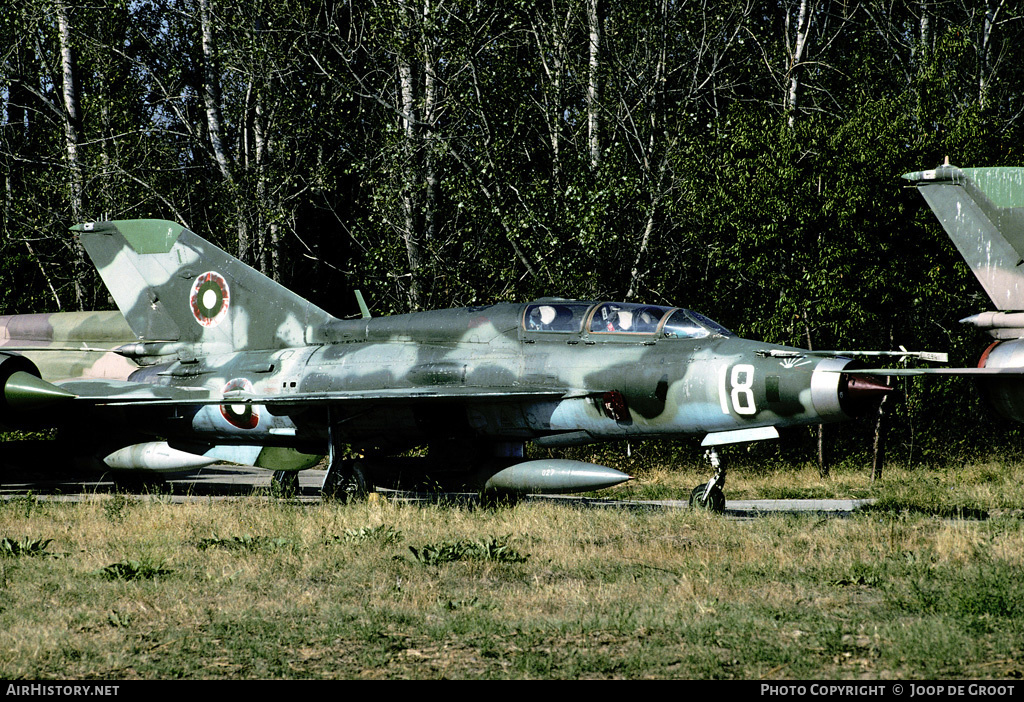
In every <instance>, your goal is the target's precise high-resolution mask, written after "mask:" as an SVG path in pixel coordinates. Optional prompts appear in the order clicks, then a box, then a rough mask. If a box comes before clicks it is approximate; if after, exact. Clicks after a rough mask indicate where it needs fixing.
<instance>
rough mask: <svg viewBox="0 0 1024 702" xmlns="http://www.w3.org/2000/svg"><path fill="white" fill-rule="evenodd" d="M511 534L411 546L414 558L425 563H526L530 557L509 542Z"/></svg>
mask: <svg viewBox="0 0 1024 702" xmlns="http://www.w3.org/2000/svg"><path fill="white" fill-rule="evenodd" d="M511 539H512V537H511V535H509V536H505V537H502V538H496V537H493V536H492V537H490V538H488V539H482V540H478V541H472V540H468V539H461V540H458V541H443V542H441V543H439V544H428V545H424V546H420V547H418V548H417V547H416V546H410V547H409V550H410V551H411V552H412V555H413V558H415V559H416V560H417V561H418V562H419V563H422V564H423V565H440V564H442V563H451V562H454V561H493V562H496V563H524V562H526V560H527V559H528V558H529V556H528V555H525V556H524V555H522V554H520V553H519V552H518V551H516V549H515V548H514V547H513V546H511V545H510V544H509V541H510V540H511Z"/></svg>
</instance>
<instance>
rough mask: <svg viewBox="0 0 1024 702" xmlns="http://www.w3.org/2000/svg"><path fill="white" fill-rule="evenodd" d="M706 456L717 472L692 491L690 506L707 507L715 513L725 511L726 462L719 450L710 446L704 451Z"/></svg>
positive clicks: (696, 507) (694, 507)
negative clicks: (723, 489) (723, 460)
mask: <svg viewBox="0 0 1024 702" xmlns="http://www.w3.org/2000/svg"><path fill="white" fill-rule="evenodd" d="M704 457H705V458H707V459H708V462H710V463H711V467H712V468H714V469H715V474H714V475H713V476H712V477H711V480H709V481H708V482H706V483H701V484H700V485H698V486H697V487H695V488H694V489H693V491H692V492H691V493H690V507H691V508H692V509H706V510H708V511H710V512H714V513H715V514H721V513H722V512H724V511H725V493H724V492H723V491H722V488H724V487H725V464H724V463H723V462H722V458H721V457H720V456H719V455H718V450H717V449H715V448H710V449H708V450H707V451H705V452H704Z"/></svg>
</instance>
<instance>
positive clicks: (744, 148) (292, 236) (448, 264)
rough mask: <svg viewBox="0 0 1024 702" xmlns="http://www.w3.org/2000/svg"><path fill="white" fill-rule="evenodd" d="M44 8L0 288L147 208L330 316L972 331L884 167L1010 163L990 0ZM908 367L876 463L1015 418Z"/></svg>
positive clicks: (1013, 73)
mask: <svg viewBox="0 0 1024 702" xmlns="http://www.w3.org/2000/svg"><path fill="white" fill-rule="evenodd" d="M61 6H62V7H65V8H66V9H67V19H68V24H69V35H70V41H69V43H68V45H67V46H63V44H62V41H63V39H62V35H61V32H60V31H59V26H58V23H57V20H56V13H55V12H54V10H53V5H52V3H48V2H45V1H44V0H27V1H26V2H20V3H17V4H16V6H12V8H11V11H10V12H4V13H0V45H3V46H6V47H10V51H7V52H5V53H4V54H3V56H2V57H0V180H2V181H3V188H2V192H3V195H2V196H0V197H3V205H2V207H0V291H2V292H0V312H3V313H16V312H19V313H20V312H41V311H53V310H56V309H71V308H75V307H87V308H107V307H109V306H110V302H109V300H108V296H107V293H106V291H105V290H104V289H103V288H102V286H101V285H100V284H99V281H98V279H97V278H96V276H95V275H94V273H93V272H92V267H91V266H89V265H86V264H85V262H84V261H83V259H82V256H81V251H80V250H79V249H78V248H77V247H76V246H75V244H74V241H73V239H71V238H70V237H69V236H67V232H66V230H67V226H68V225H69V224H73V223H74V222H73V220H74V219H76V218H81V219H95V218H104V217H106V218H112V219H113V218H134V217H164V218H170V219H175V220H179V221H182V222H183V223H185V224H186V225H188V226H189V227H190V228H192V229H194V230H196V231H197V232H198V233H199V234H200V235H202V236H204V237H206V238H208V239H210V240H211V241H214V242H215V243H217V244H219V245H220V246H222V247H223V248H225V249H227V250H229V251H231V252H238V253H240V254H241V255H242V257H243V258H244V259H245V260H246V262H247V263H250V264H252V265H254V266H256V267H257V268H259V269H261V270H263V271H265V272H267V273H269V274H271V275H273V276H275V277H276V278H278V279H279V280H280V281H281V282H283V283H285V284H286V285H288V286H289V287H292V288H294V289H295V290H296V291H297V292H299V293H300V294H302V295H304V296H306V297H308V298H310V299H311V300H312V301H314V302H316V303H318V304H320V305H321V306H323V307H324V308H325V309H328V310H329V311H331V312H332V313H335V314H338V315H340V316H344V315H346V314H352V313H355V311H356V304H355V300H354V297H353V296H352V295H351V290H352V289H353V288H361V289H362V290H363V291H364V292H365V293H366V295H367V298H368V301H369V303H370V306H371V308H372V310H373V312H374V313H375V314H382V313H389V312H404V311H408V310H410V309H413V308H427V307H448V306H460V305H472V304H486V303H489V302H493V301H498V300H525V299H529V298H531V297H534V296H539V295H553V294H555V295H563V296H566V297H580V298H592V297H611V298H621V297H625V296H627V295H632V297H633V298H634V299H637V300H643V301H648V302H652V303H662V304H674V305H675V304H678V305H683V306H688V307H692V308H694V309H697V310H699V311H701V312H704V313H706V314H708V315H709V316H711V317H713V318H716V319H718V320H719V321H721V322H722V323H723V324H725V326H727V327H730V328H732V329H734V330H735V331H737V332H739V333H741V334H744V335H749V336H755V337H759V338H762V339H765V340H767V341H772V342H782V343H788V344H799V345H813V346H815V347H818V348H828V347H831V348H836V347H840V346H845V347H847V348H890V347H893V346H896V345H899V344H903V345H905V346H907V347H908V348H912V347H917V348H923V347H934V348H937V349H938V350H945V351H949V352H950V353H951V355H952V357H953V358H954V359H955V361H954V362H956V363H962V364H970V363H972V362H973V361H974V360H975V359H976V357H977V354H978V353H979V352H980V349H981V348H982V344H983V343H984V340H982V339H980V338H978V337H977V336H974V335H972V334H971V333H969V332H967V331H964V330H962V329H961V328H960V327H959V326H958V325H957V324H956V320H957V319H960V318H962V317H964V316H967V315H968V314H972V313H974V312H978V311H980V310H982V309H984V308H985V307H987V306H989V303H988V301H987V300H986V299H985V297H984V296H983V295H982V294H981V293H980V291H979V289H978V287H977V285H976V283H975V282H974V280H973V278H972V277H971V276H970V273H969V272H968V271H967V270H966V268H965V266H964V265H963V264H962V262H961V261H960V258H959V256H958V255H957V254H956V252H955V250H953V248H952V246H951V245H950V244H949V242H948V241H947V239H946V237H945V235H944V234H943V233H942V231H941V229H939V227H938V225H937V224H936V223H935V221H934V217H933V216H932V215H931V213H930V212H929V211H928V210H927V208H926V207H924V205H923V203H922V202H921V199H920V197H919V196H918V195H917V193H914V192H907V191H905V190H903V189H901V187H900V186H901V182H900V181H899V178H898V176H899V175H900V174H901V173H903V172H906V171H909V170H917V169H920V168H923V167H927V166H930V165H934V164H937V163H939V162H941V160H942V159H943V158H944V157H945V156H947V155H948V156H950V157H951V158H952V159H953V161H954V162H955V163H958V164H959V165H962V166H975V165H977V166H981V165H1018V164H1020V163H1021V162H1022V159H1024V153H1022V152H1021V148H1020V144H1021V143H1024V138H1022V137H1024V133H1022V130H1024V120H1021V119H1020V114H1021V112H1022V111H1024V90H1022V86H1024V62H1021V61H1009V60H1007V59H1006V58H1005V57H1006V56H1012V55H1013V53H1012V51H1013V49H1014V47H1017V46H1020V45H1021V43H1022V42H1021V40H1022V39H1024V22H1021V21H1020V20H1021V10H1020V9H1019V8H1016V7H1010V6H1009V4H1004V5H1003V6H1001V9H1000V12H1001V13H1002V14H1001V15H1000V19H999V21H998V22H994V23H993V22H989V23H988V24H986V19H985V17H986V16H985V13H982V12H978V11H977V9H976V8H973V7H972V6H971V5H970V3H927V4H926V5H921V4H905V5H899V4H893V3H886V4H884V6H883V4H880V3H878V2H874V1H872V2H866V3H858V4H854V5H849V4H845V3H837V2H824V3H821V4H820V5H818V8H819V11H818V12H816V13H814V14H813V17H812V18H811V24H810V26H809V28H808V31H807V35H806V45H805V51H806V53H805V55H804V56H803V58H802V60H801V62H800V63H799V64H798V65H790V62H791V61H792V60H793V55H794V54H793V52H794V46H793V45H792V42H793V40H794V37H793V33H792V31H791V32H789V33H787V32H784V31H783V28H785V27H790V28H793V27H794V26H795V17H794V14H793V13H795V12H796V6H797V3H778V2H754V3H739V2H735V1H734V0H713V1H711V2H707V3H701V4H700V5H699V6H698V5H693V4H689V3H667V4H666V3H659V2H653V1H644V2H630V3H624V2H620V3H600V4H599V12H600V15H599V18H598V25H597V26H596V27H591V26H590V24H591V20H590V18H589V17H588V15H587V12H586V3H578V2H575V3H574V2H567V1H566V0H555V1H554V2H552V3H540V4H538V3H528V2H523V1H522V0H503V1H501V2H497V3H487V4H481V3H476V2H470V1H469V0H446V1H445V2H442V3H440V4H438V3H425V2H422V0H410V1H409V2H404V3H355V4H351V3H348V4H346V3H326V2H316V3H313V4H312V5H310V4H309V3H305V2H298V0H260V1H259V2H242V1H240V0H210V2H209V3H208V6H209V8H210V11H209V13H207V14H205V15H204V14H203V13H200V12H199V11H198V10H197V8H196V7H195V5H194V3H190V2H187V1H186V0H167V1H161V2H156V1H155V0H142V1H140V2H125V1H124V0H118V1H117V2H107V3H102V4H99V5H97V4H88V3H82V2H63V3H61ZM922 13H925V14H924V15H923V16H922ZM923 19H927V20H928V22H922V20H923ZM204 23H205V24H204ZM204 29H205V30H207V35H208V36H209V38H210V42H209V44H207V45H204V43H203V41H202V37H203V34H204V31H203V30H204ZM592 29H598V30H599V32H597V35H598V36H599V37H600V45H599V46H598V47H596V48H598V49H599V50H598V51H597V52H596V54H595V55H594V58H593V60H594V67H593V68H592V65H591V51H590V49H591V40H590V34H591V30H592ZM25 37H32V38H33V41H31V42H26V41H24V38H25ZM64 49H68V50H70V52H71V54H72V61H71V63H70V69H71V70H72V71H73V73H74V86H75V88H76V93H75V101H74V105H73V107H74V108H75V113H76V114H77V119H65V117H66V116H68V115H70V111H69V110H68V109H67V107H68V106H67V105H65V104H64V99H65V98H64V96H65V92H64V91H63V87H64V86H63V79H62V70H61V69H62V68H63V66H62V58H63V55H64V53H63V50H64ZM792 81H795V83H794V82H792ZM794 87H795V88H798V91H797V95H798V97H797V100H796V103H795V104H791V102H790V100H791V98H790V89H791V88H794ZM214 121H216V122H217V123H219V125H220V144H221V146H220V152H221V153H219V154H218V150H217V149H216V148H215V144H214V140H213V138H212V136H213V134H212V130H211V128H210V125H211V123H213V122H214ZM72 135H73V136H74V139H73V141H74V147H75V148H74V149H72V148H70V147H71V146H72V144H70V143H69V142H70V141H71V140H72ZM595 147H596V153H595V151H594V150H593V148H595ZM72 153H74V154H75V155H74V158H76V159H77V166H75V165H73V164H72V162H71V160H72ZM76 174H79V175H76ZM910 382H911V381H908V385H907V388H906V395H907V402H906V403H905V404H904V405H903V406H902V408H901V409H900V410H898V412H897V414H896V415H895V417H894V420H895V421H894V423H893V432H894V436H893V442H892V446H891V449H890V455H891V456H892V457H894V458H897V459H899V460H907V461H922V460H924V461H935V460H939V459H942V458H943V457H945V456H947V455H948V454H957V455H961V454H965V453H970V452H971V451H976V450H978V449H979V447H984V446H989V445H991V441H993V440H995V441H998V442H1000V443H1001V444H1003V445H1012V444H1013V443H1014V442H1017V441H1019V438H1020V437H1019V435H1016V434H1011V435H1009V437H1008V438H1004V437H1005V435H1006V426H1005V425H1004V424H1000V423H999V422H998V420H996V419H994V418H993V417H992V416H991V415H990V414H989V413H988V412H987V410H985V409H984V407H983V405H982V404H981V403H980V402H979V401H978V399H977V397H976V396H975V395H973V394H971V392H970V391H966V390H965V389H964V384H963V383H959V384H958V383H957V382H955V381H936V382H930V381H929V383H927V384H925V383H919V381H912V382H913V383H916V384H914V385H911V384H909V383H910ZM926 385H927V386H926ZM951 415H956V416H960V417H963V418H964V425H963V431H962V432H961V433H960V435H959V436H958V437H956V438H955V439H953V440H952V441H951V440H950V438H949V436H948V432H944V431H942V421H943V418H944V417H948V416H951ZM871 431H872V428H871V427H870V426H869V425H867V424H864V425H863V426H860V427H859V428H857V429H854V430H853V432H852V437H853V438H851V439H848V442H849V443H850V444H851V445H859V446H863V443H864V442H863V440H864V438H865V435H866V434H868V433H870V432H871ZM951 444H952V445H951ZM798 446H800V447H801V448H803V449H806V448H808V446H809V445H808V444H807V443H806V442H801V443H799V444H798ZM848 450H851V449H849V447H844V446H840V447H838V451H839V452H840V453H842V452H844V451H848ZM804 455H805V456H806V455H807V454H806V452H805V454H804Z"/></svg>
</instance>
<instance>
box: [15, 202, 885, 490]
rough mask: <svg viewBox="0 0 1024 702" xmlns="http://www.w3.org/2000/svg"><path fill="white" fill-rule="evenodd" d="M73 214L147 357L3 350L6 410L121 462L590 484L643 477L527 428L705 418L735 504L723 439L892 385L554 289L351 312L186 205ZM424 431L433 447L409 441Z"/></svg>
mask: <svg viewBox="0 0 1024 702" xmlns="http://www.w3.org/2000/svg"><path fill="white" fill-rule="evenodd" d="M73 231H75V232H76V233H77V235H78V236H79V237H80V239H81V242H82V244H83V245H84V247H85V249H86V251H87V253H88V255H89V256H90V257H91V259H92V260H93V262H94V263H95V264H96V266H97V268H98V269H99V272H100V274H101V276H102V278H103V281H104V283H105V284H106V286H107V288H108V289H109V291H110V293H111V295H112V296H113V298H114V300H115V302H116V303H117V306H118V307H119V309H120V310H121V312H122V314H123V315H124V318H125V319H126V320H127V324H128V326H129V327H130V329H131V331H132V332H133V336H134V337H135V338H134V339H133V340H132V341H130V342H129V343H125V344H122V345H120V346H118V347H117V349H116V352H117V353H118V354H119V355H120V356H122V357H124V358H126V359H129V360H130V361H131V362H132V363H133V364H135V365H137V366H138V369H137V370H134V371H133V372H131V373H130V375H128V376H127V378H125V379H118V378H116V377H113V378H78V379H73V380H64V381H59V382H54V383H50V382H48V381H47V380H43V379H41V378H40V377H39V376H40V372H39V368H36V367H35V366H34V365H33V364H32V363H31V362H30V361H29V360H28V358H26V357H25V356H21V355H16V354H14V353H5V352H0V387H3V388H4V393H3V398H2V407H0V421H3V422H4V423H6V424H16V425H21V426H39V425H46V426H49V425H53V424H55V423H63V424H64V425H69V424H70V425H73V427H74V428H75V429H77V436H79V437H81V440H82V445H83V448H84V447H89V448H90V450H93V451H96V452H98V454H99V455H101V456H102V457H103V459H104V461H105V463H106V464H107V465H109V466H112V467H117V468H124V469H142V470H173V469H178V470H180V469H182V468H185V467H191V466H195V465H200V464H201V462H202V461H204V460H205V461H207V462H210V461H211V460H218V459H226V460H234V461H236V462H240V463H246V464H249V463H255V464H256V465H264V466H266V467H271V468H274V469H275V470H276V472H275V480H277V481H279V482H280V483H281V484H283V485H284V486H286V487H287V486H289V485H290V486H294V484H295V482H296V481H297V474H296V472H295V471H296V470H297V469H299V468H303V467H307V466H308V465H309V461H308V460H305V458H304V457H310V456H312V457H313V460H315V459H316V458H317V457H319V456H322V455H324V454H326V455H328V456H329V464H328V465H329V467H328V471H327V477H326V479H325V483H324V490H325V492H326V493H338V492H343V493H349V494H357V493H360V492H363V491H366V490H369V489H372V488H373V487H374V486H380V487H384V486H394V485H398V486H406V487H408V486H413V485H415V484H416V483H418V482H420V481H421V480H423V479H425V477H426V476H429V477H430V480H431V481H432V484H434V485H440V486H445V487H453V488H457V489H466V488H470V489H474V490H479V491H481V492H484V493H491V492H510V493H525V492H540V493H543V492H580V491H588V490H596V489H600V488H603V487H608V486H612V485H615V484H617V483H620V482H623V481H625V480H628V479H629V476H627V475H626V474H624V473H621V472H620V471H617V470H614V469H612V468H609V467H605V466H598V465H594V464H590V463H584V462H580V461H569V460H561V459H537V460H525V459H524V457H523V449H524V445H525V444H526V442H533V443H535V444H537V445H538V446H542V447H565V446H576V445H583V444H590V443H594V442H602V441H614V440H624V439H640V438H647V437H681V436H693V435H696V436H700V437H703V442H702V443H703V445H704V446H705V447H708V454H709V458H710V460H711V463H712V466H713V467H714V468H715V469H716V470H715V474H714V476H713V477H712V478H711V479H710V480H709V481H708V482H707V483H706V484H703V483H702V484H701V485H699V486H697V487H696V488H694V492H693V496H692V498H691V499H692V501H693V502H694V503H695V504H699V505H702V506H710V507H711V508H714V509H718V510H720V509H722V507H723V505H724V502H725V497H724V493H723V492H722V485H723V483H724V479H725V469H724V466H723V465H722V464H721V462H720V461H719V459H718V447H721V446H723V445H728V444H736V443H745V442H751V441H757V440H763V439H771V438H776V437H778V435H779V429H781V428H785V427H793V426H801V425H811V424H818V423H822V422H834V421H841V420H845V419H848V418H850V417H854V416H856V415H858V414H860V413H861V412H862V411H864V410H865V409H867V408H868V406H869V405H870V404H871V403H872V402H873V401H875V400H877V399H879V398H880V397H881V396H883V395H884V394H885V393H888V392H890V391H891V388H890V387H889V386H888V385H886V384H885V383H884V382H882V381H881V380H879V379H877V378H874V377H872V376H871V375H870V374H869V375H857V376H854V375H851V374H850V373H848V372H847V371H848V370H851V369H853V368H854V366H855V361H853V360H852V358H851V356H850V355H849V354H847V353H845V352H827V351H825V352H810V351H805V350H802V349H796V348H789V347H785V346H777V345H771V344H766V343H762V342H759V341H751V340H747V339H742V338H739V337H737V336H736V335H734V334H733V333H732V332H730V331H729V330H728V329H725V328H724V327H722V326H721V325H719V324H717V323H715V322H714V321H712V320H710V319H708V318H706V317H704V316H702V315H700V314H698V313H696V312H692V311H690V310H687V309H683V308H678V307H662V306H656V305H644V304H630V303H622V302H601V301H593V302H587V301H577V300H566V299H561V298H545V299H540V300H536V301H533V302H529V303H525V304H507V303H503V304H495V305H486V306H478V307H466V308H461V309H448V310H435V311H427V312H418V313H412V314H403V315H396V316H389V317H370V315H369V313H368V312H367V311H366V308H365V305H364V304H362V303H361V307H362V309H363V318H361V319H338V318H335V317H333V316H331V315H330V314H328V313H327V312H325V311H323V310H322V309H320V308H318V307H316V306H315V305H313V304H311V303H310V302H308V301H306V300H304V299H302V298H301V297H299V296H298V295H296V294H294V293H292V292H290V291H289V290H287V289H285V288H283V287H282V286H280V285H278V284H277V283H275V282H274V281H272V280H270V279H268V278H266V277H264V276H263V275H261V274H259V273H258V272H256V271H254V270H253V269H251V268H249V267H248V266H245V265H243V264H242V263H241V262H240V261H238V260H237V259H235V258H232V257H231V256H229V255H228V254H226V253H225V252H224V251H221V250H220V249H218V248H216V247H215V246H213V245H212V244H210V243H208V242H206V241H204V240H203V239H201V238H200V237H198V236H197V235H196V234H194V233H192V232H190V231H188V230H187V229H185V228H184V227H182V226H181V225H179V224H175V223H173V222H166V221H161V220H135V221H114V222H96V223H89V224H83V225H77V226H75V227H74V228H73ZM360 300H361V298H360ZM877 353H879V354H883V353H886V352H877ZM26 355H27V354H26ZM897 355H905V354H897ZM68 410H70V411H68ZM125 437H146V438H145V440H138V441H136V440H135V439H134V438H132V439H129V438H125ZM420 446H426V447H427V451H426V455H425V456H424V457H422V458H408V457H400V456H398V455H397V454H401V453H403V452H408V450H409V449H412V448H414V447H420ZM351 447H355V448H356V449H358V450H360V451H361V452H362V453H363V456H364V457H359V458H352V457H351V455H352V454H351V453H346V451H347V450H348V449H350V448H351ZM256 454H260V455H261V456H262V459H261V460H262V463H260V462H257V461H253V460H252V457H253V456H255V455H256ZM281 461H285V463H282V462H281Z"/></svg>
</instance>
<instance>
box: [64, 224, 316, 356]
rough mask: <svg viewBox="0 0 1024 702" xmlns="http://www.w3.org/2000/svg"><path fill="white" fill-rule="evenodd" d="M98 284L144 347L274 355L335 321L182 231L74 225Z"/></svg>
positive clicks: (159, 226)
mask: <svg viewBox="0 0 1024 702" xmlns="http://www.w3.org/2000/svg"><path fill="white" fill-rule="evenodd" d="M72 231H75V232H76V233H77V234H78V236H79V238H80V239H81V241H82V245H83V246H84V247H85V250H86V253H88V254H89V257H90V258H91V259H92V261H93V263H94V264H95V265H96V268H97V269H98V270H99V273H100V276H101V277H102V278H103V282H104V284H106V286H107V289H108V290H109V291H110V294H111V295H112V296H113V298H114V302H115V303H117V306H118V308H119V309H120V310H121V313H122V314H123V315H124V317H125V319H126V320H127V321H128V326H130V327H131V329H132V331H133V332H134V333H135V334H136V336H138V337H139V339H141V340H143V341H151V342H184V343H201V344H203V345H204V346H205V345H209V346H215V347H219V348H224V349H234V350H244V349H275V348H286V347H290V346H300V345H303V344H307V343H309V342H310V341H311V339H312V336H313V334H314V333H315V330H316V329H317V328H318V327H320V326H322V325H323V324H325V323H327V322H329V321H331V320H332V319H333V317H331V315H329V314H327V313H326V312H324V311H323V310H322V309H320V308H319V307H317V306H316V305H313V304H312V303H310V302H308V301H307V300H304V299H303V298H301V297H299V296H298V295H296V294H295V293H293V292H291V291H290V290H288V289H286V288H284V287H283V286H281V285H279V284H278V283H276V282H274V281H273V280H271V279H270V278H267V277H266V276H264V275H262V274H261V273H259V272H257V271H255V270H253V269H252V268H250V267H249V266H246V265H245V264H243V263H242V262H241V261H239V260H238V259H236V258H234V257H232V256H230V255H229V254H227V253H226V252H224V251H222V250H221V249H219V248H217V247H216V246H214V245H213V244H210V243H209V242H207V241H204V240H203V239H201V238H200V237H199V236H197V235H196V234H194V233H193V232H191V231H189V230H188V229H185V228H184V227H183V226H181V225H180V224H176V223H174V222H167V221H164V220H157V219H142V220H123V221H112V222H93V223H87V224H79V225H76V226H75V227H73V228H72Z"/></svg>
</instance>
